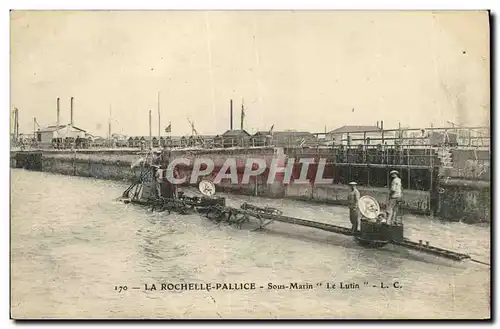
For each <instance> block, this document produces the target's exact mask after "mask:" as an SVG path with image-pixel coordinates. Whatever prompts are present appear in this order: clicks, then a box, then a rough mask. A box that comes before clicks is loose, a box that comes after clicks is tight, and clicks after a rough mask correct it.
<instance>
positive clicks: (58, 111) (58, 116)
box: [57, 97, 61, 128]
mask: <svg viewBox="0 0 500 329" xmlns="http://www.w3.org/2000/svg"><path fill="white" fill-rule="evenodd" d="M60 124H61V121H60V108H59V97H57V128H59V125H60Z"/></svg>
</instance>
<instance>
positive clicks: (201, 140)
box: [187, 117, 205, 145]
mask: <svg viewBox="0 0 500 329" xmlns="http://www.w3.org/2000/svg"><path fill="white" fill-rule="evenodd" d="M187 120H188V122H189V125H190V126H191V136H193V137H194V139H195V141H196V140H198V141H200V143H201V144H202V145H203V144H205V141H204V140H203V137H201V136H200V135H199V134H198V132H197V131H196V128H195V127H194V122H193V121H191V119H189V117H188V118H187Z"/></svg>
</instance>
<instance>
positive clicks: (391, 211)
mask: <svg viewBox="0 0 500 329" xmlns="http://www.w3.org/2000/svg"><path fill="white" fill-rule="evenodd" d="M389 175H390V183H389V202H388V203H387V221H388V222H389V223H390V224H396V222H397V215H398V214H397V212H398V204H399V203H400V201H401V199H402V198H403V191H402V186H401V178H399V173H398V172H397V171H396V170H393V171H391V172H390V173H389Z"/></svg>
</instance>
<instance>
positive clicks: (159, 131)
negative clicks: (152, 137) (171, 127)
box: [158, 91, 161, 142]
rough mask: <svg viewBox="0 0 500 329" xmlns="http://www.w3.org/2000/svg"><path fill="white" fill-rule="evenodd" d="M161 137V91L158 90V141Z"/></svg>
mask: <svg viewBox="0 0 500 329" xmlns="http://www.w3.org/2000/svg"><path fill="white" fill-rule="evenodd" d="M160 138H161V121H160V92H159V91H158V142H159V141H160Z"/></svg>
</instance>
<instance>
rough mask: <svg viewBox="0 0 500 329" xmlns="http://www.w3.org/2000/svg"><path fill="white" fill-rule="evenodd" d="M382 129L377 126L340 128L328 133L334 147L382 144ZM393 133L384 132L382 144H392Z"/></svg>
mask: <svg viewBox="0 0 500 329" xmlns="http://www.w3.org/2000/svg"><path fill="white" fill-rule="evenodd" d="M382 131H383V130H382V128H380V127H377V126H342V127H340V128H337V129H334V130H332V131H330V132H329V133H328V138H329V139H330V140H331V141H332V142H333V144H334V145H362V144H367V145H370V144H373V145H377V144H382ZM394 136H395V135H394V133H393V132H388V131H384V138H388V140H384V144H387V145H391V144H394V139H393V138H394Z"/></svg>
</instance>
